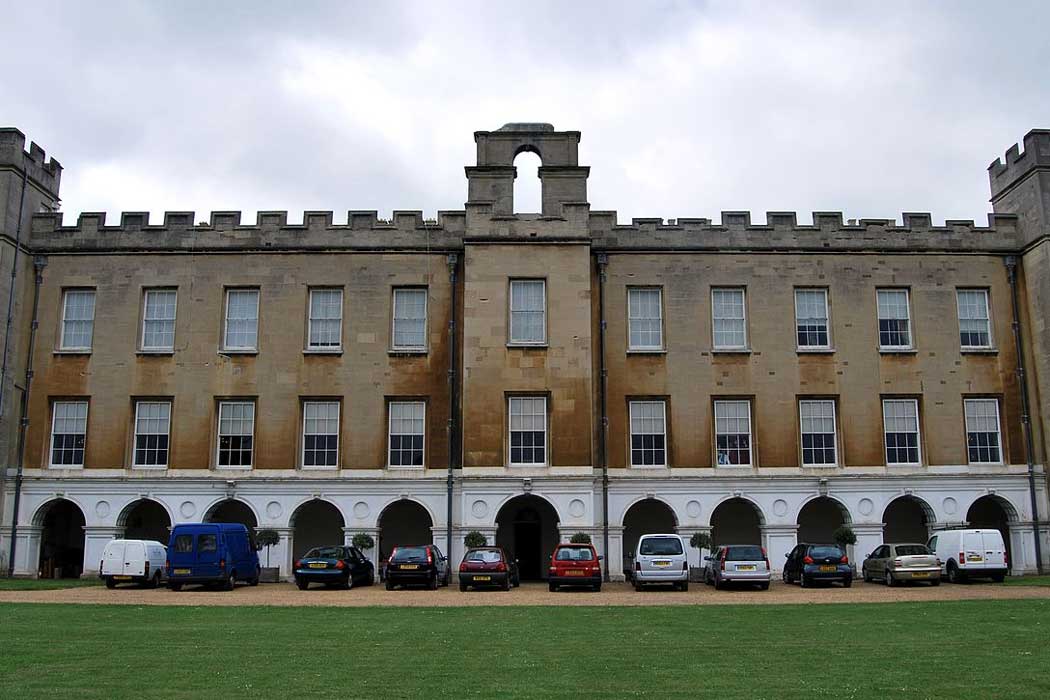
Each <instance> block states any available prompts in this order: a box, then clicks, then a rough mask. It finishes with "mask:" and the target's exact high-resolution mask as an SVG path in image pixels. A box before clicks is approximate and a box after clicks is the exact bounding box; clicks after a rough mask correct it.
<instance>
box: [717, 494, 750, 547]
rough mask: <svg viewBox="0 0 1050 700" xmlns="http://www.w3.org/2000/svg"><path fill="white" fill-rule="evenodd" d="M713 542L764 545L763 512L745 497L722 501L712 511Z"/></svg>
mask: <svg viewBox="0 0 1050 700" xmlns="http://www.w3.org/2000/svg"><path fill="white" fill-rule="evenodd" d="M711 542H712V544H713V545H714V547H717V546H719V545H723V544H756V545H759V546H762V513H760V512H759V510H758V507H757V506H756V505H755V504H754V503H752V502H751V501H749V500H747V499H745V498H739V497H735V498H730V499H729V500H727V501H722V502H721V503H719V504H718V506H717V507H716V508H715V510H714V512H712V513H711Z"/></svg>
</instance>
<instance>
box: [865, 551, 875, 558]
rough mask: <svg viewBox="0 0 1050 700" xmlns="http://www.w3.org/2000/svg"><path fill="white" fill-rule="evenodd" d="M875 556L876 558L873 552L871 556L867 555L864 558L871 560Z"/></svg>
mask: <svg viewBox="0 0 1050 700" xmlns="http://www.w3.org/2000/svg"><path fill="white" fill-rule="evenodd" d="M873 556H875V552H872V553H871V554H865V555H864V558H865V559H871V558H872V557H873Z"/></svg>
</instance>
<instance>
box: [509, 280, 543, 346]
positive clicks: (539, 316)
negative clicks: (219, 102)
mask: <svg viewBox="0 0 1050 700" xmlns="http://www.w3.org/2000/svg"><path fill="white" fill-rule="evenodd" d="M545 286H546V285H545V283H544V281H543V280H514V281H512V282H511V283H510V340H511V342H512V343H542V342H543V341H544V340H546V311H545V309H546V303H545V299H544V295H545Z"/></svg>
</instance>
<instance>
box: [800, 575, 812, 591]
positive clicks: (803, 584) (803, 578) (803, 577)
mask: <svg viewBox="0 0 1050 700" xmlns="http://www.w3.org/2000/svg"><path fill="white" fill-rule="evenodd" d="M809 584H810V582H809V581H807V580H806V575H805V574H801V573H800V574H799V575H798V585H799V587H800V588H809Z"/></svg>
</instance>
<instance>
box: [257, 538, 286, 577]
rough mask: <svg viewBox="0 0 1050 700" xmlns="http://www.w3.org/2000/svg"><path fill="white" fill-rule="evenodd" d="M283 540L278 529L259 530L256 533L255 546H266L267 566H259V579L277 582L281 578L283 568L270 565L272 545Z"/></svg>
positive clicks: (258, 547) (259, 547) (260, 547)
mask: <svg viewBox="0 0 1050 700" xmlns="http://www.w3.org/2000/svg"><path fill="white" fill-rule="evenodd" d="M280 541H281V536H280V535H279V534H277V531H276V530H259V531H258V532H256V533H255V548H256V549H263V548H264V547H265V548H266V566H262V567H259V580H260V581H262V582H263V583H277V582H278V581H279V580H280V579H281V569H280V567H277V566H270V547H272V546H274V545H275V544H277V543H278V542H280Z"/></svg>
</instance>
